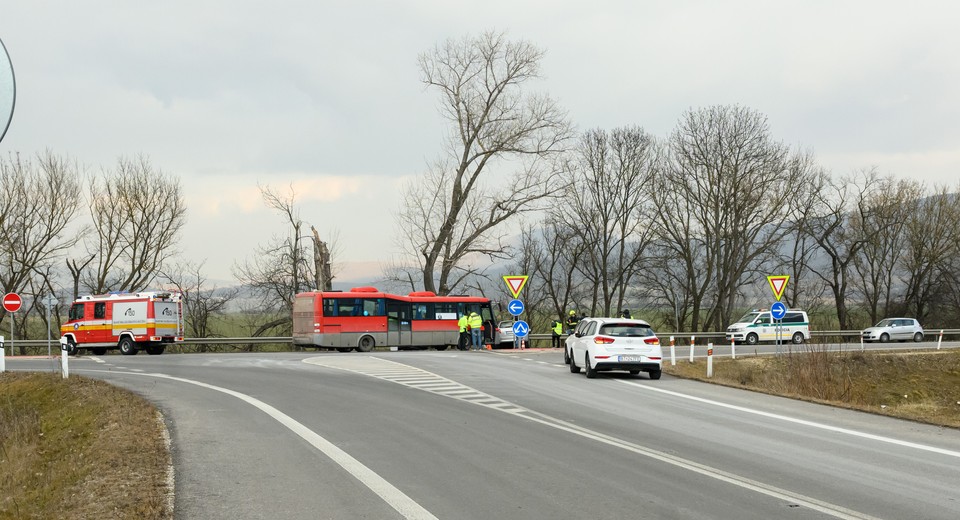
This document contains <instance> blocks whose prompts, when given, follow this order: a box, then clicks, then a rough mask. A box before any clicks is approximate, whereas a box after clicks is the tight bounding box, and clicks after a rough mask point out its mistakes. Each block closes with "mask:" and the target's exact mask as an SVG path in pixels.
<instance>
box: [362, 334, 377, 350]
mask: <svg viewBox="0 0 960 520" xmlns="http://www.w3.org/2000/svg"><path fill="white" fill-rule="evenodd" d="M375 346H377V342H376V341H374V340H373V338H371V337H370V336H364V337H362V338H360V343H359V344H358V345H357V350H359V351H360V352H370V351H371V350H373V347H375Z"/></svg>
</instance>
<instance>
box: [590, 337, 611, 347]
mask: <svg viewBox="0 0 960 520" xmlns="http://www.w3.org/2000/svg"><path fill="white" fill-rule="evenodd" d="M593 342H594V343H596V344H597V345H609V344H611V343H613V342H614V339H613V338H608V337H606V336H596V337H595V338H593Z"/></svg>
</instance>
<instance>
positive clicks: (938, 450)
mask: <svg viewBox="0 0 960 520" xmlns="http://www.w3.org/2000/svg"><path fill="white" fill-rule="evenodd" d="M616 381H617V382H619V383H623V384H625V385H630V386H635V387H637V388H642V389H643V390H649V391H651V392H659V393H661V394H667V395H672V396H674V397H681V398H683V399H689V400H691V401H697V402H700V403H705V404H709V405H713V406H719V407H722V408H728V409H730V410H737V411H740V412H744V413H750V414H754V415H760V416H762V417H768V418H770V419H777V420H780V421H786V422H791V423H795V424H802V425H804V426H810V427H811V428H819V429H821V430H827V431H832V432H836V433H843V434H846V435H852V436H854V437H861V438H864V439H870V440H874V441H879V442H885V443H888V444H896V445H897V446H903V447H906V448H914V449H917V450H923V451H929V452H932V453H939V454H941V455H947V456H949V457H958V458H960V452H957V451H953V450H947V449H944V448H937V447H936V446H927V445H926V444H918V443H916V442H909V441H902V440H899V439H894V438H892V437H884V436H882V435H874V434H872V433H866V432H860V431H857V430H850V429H848V428H840V427H838V426H830V425H829V424H823V423H818V422H813V421H807V420H805V419H797V418H794V417H787V416H786V415H778V414H775V413H770V412H764V411H761V410H755V409H753V408H746V407H743V406H737V405H734V404H728V403H721V402H720V401H714V400H712V399H705V398H703V397H696V396H693V395H688V394H681V393H680V392H674V391H672V390H664V389H663V388H655V387H653V386H649V385H644V384H641V383H635V382H633V381H624V380H622V379H617V380H616Z"/></svg>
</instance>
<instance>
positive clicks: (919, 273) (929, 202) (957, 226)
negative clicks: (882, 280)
mask: <svg viewBox="0 0 960 520" xmlns="http://www.w3.org/2000/svg"><path fill="white" fill-rule="evenodd" d="M903 244H904V245H905V246H906V247H905V249H906V251H905V253H904V256H903V257H902V258H901V269H902V272H903V276H902V281H903V283H904V284H905V293H904V303H905V304H906V307H907V312H908V313H909V314H911V315H912V316H916V317H917V318H918V319H920V320H924V319H925V318H926V317H927V316H928V313H929V310H930V308H931V306H932V305H933V303H934V301H935V300H936V299H937V295H938V293H939V292H940V291H941V289H942V287H941V285H942V284H943V283H945V281H946V280H947V279H949V278H948V276H947V275H946V273H945V271H946V270H948V269H949V268H950V259H951V258H953V257H955V256H957V255H958V254H960V207H958V205H957V194H951V193H950V192H949V190H948V188H947V187H946V186H941V187H939V188H937V189H936V191H934V193H933V194H932V195H931V196H929V197H926V198H924V199H922V200H920V201H918V203H917V205H916V211H914V212H911V214H910V216H909V219H908V220H907V226H906V233H905V240H904V242H903Z"/></svg>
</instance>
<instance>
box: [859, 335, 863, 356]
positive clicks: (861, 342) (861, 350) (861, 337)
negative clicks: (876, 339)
mask: <svg viewBox="0 0 960 520" xmlns="http://www.w3.org/2000/svg"><path fill="white" fill-rule="evenodd" d="M860 352H863V334H861V335H860Z"/></svg>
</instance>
